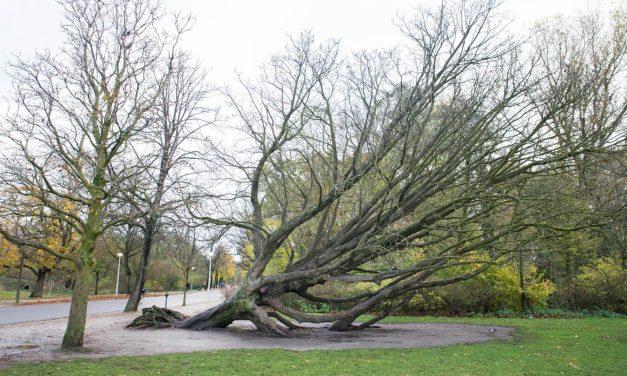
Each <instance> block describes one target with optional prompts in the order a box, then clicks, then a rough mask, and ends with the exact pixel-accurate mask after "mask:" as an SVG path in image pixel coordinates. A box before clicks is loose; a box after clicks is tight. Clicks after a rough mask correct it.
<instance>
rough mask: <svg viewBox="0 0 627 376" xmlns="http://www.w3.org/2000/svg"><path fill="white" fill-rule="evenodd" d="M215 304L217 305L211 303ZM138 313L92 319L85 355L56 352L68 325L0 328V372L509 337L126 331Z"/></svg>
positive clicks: (430, 332) (443, 332)
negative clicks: (117, 360) (41, 365)
mask: <svg viewBox="0 0 627 376" xmlns="http://www.w3.org/2000/svg"><path fill="white" fill-rule="evenodd" d="M214 304H215V303H214ZM208 307H209V305H208V304H198V305H191V306H188V307H177V308H176V309H177V310H179V311H181V312H184V313H186V314H192V313H195V312H199V311H201V310H204V309H207V308H208ZM136 316H137V314H136V313H107V314H99V315H90V316H89V317H88V319H87V328H86V336H85V347H86V351H85V352H80V353H75V352H64V351H60V350H59V347H60V345H61V338H62V337H63V332H64V330H65V325H66V319H53V320H45V321H34V322H26V323H20V324H9V325H1V326H0V368H6V367H9V366H11V365H14V364H16V363H22V362H47V361H53V360H67V359H74V358H102V357H109V356H117V355H154V354H166V353H185V352H194V351H211V350H223V349H271V348H280V349H287V350H294V351H304V350H312V349H337V350H340V349H356V348H420V347H438V346H447V345H454V344H460V343H476V342H484V341H489V340H494V339H504V338H507V337H509V336H510V335H511V334H512V333H513V331H514V329H513V328H510V327H498V326H482V325H459V324H432V323H419V324H418V323H417V324H381V325H380V326H379V327H376V328H369V329H365V330H360V331H354V332H331V331H327V330H324V329H323V328H320V327H311V328H310V329H309V330H307V331H306V332H305V333H299V334H298V335H297V336H295V337H289V338H278V337H272V336H266V335H263V334H260V333H257V332H256V331H255V330H254V328H253V327H252V325H251V324H250V323H248V322H239V321H236V322H235V323H233V324H232V325H231V326H229V327H228V328H226V329H213V330H209V331H204V332H197V331H188V330H181V329H160V330H154V329H148V330H134V329H127V328H125V325H126V324H128V323H129V322H131V321H132V320H133V318H135V317H136Z"/></svg>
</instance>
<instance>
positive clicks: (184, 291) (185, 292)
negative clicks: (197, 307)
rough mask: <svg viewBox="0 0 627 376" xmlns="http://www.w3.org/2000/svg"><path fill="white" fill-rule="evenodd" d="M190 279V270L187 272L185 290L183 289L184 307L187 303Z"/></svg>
mask: <svg viewBox="0 0 627 376" xmlns="http://www.w3.org/2000/svg"><path fill="white" fill-rule="evenodd" d="M188 279H189V269H186V270H185V288H184V289H183V306H185V304H186V303H187V286H188V284H187V283H188V282H187V281H188Z"/></svg>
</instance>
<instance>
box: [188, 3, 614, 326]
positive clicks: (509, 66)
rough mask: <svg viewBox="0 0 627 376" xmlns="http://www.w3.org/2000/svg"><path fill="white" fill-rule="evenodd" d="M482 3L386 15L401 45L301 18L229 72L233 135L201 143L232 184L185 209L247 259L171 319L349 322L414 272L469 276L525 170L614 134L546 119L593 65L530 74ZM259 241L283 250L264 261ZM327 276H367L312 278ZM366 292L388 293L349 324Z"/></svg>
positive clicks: (573, 100)
mask: <svg viewBox="0 0 627 376" xmlns="http://www.w3.org/2000/svg"><path fill="white" fill-rule="evenodd" d="M496 18H497V17H495V4H494V2H493V1H484V2H472V4H471V3H469V2H464V3H462V5H459V6H455V5H451V3H449V2H446V3H444V4H443V5H442V6H441V7H439V8H437V9H432V10H428V11H422V12H419V13H418V14H417V15H416V16H415V17H413V18H408V19H404V20H401V22H400V25H401V30H402V32H403V33H404V35H405V36H406V37H407V41H408V42H407V45H406V46H404V47H403V48H398V49H397V50H395V51H391V52H362V53H357V54H354V55H352V56H350V57H346V58H342V57H341V55H340V53H339V51H338V44H337V43H334V42H329V43H325V44H321V45H318V44H316V43H315V42H314V41H313V38H312V37H311V35H309V34H307V33H305V34H303V35H301V36H300V37H298V38H295V39H294V40H292V41H291V43H290V44H289V46H288V47H287V49H286V51H285V53H283V54H281V55H277V56H275V57H273V58H272V60H271V61H270V62H269V63H268V64H267V65H265V66H264V67H263V69H262V73H261V76H260V79H259V80H258V81H257V82H256V83H251V82H248V81H246V80H244V79H241V80H240V83H241V86H242V88H243V90H242V91H241V92H242V94H241V95H238V93H237V92H228V93H227V97H228V98H229V100H230V103H231V105H232V109H233V110H234V113H235V114H236V116H237V117H239V119H240V124H241V127H238V130H240V131H241V132H243V133H244V134H245V135H247V136H248V142H243V143H240V145H245V149H243V150H237V154H234V153H232V152H231V153H229V152H226V151H218V152H217V153H215V155H216V157H215V158H218V157H220V158H222V161H223V162H224V163H223V165H224V166H225V168H226V169H228V170H229V173H228V174H227V173H226V172H225V174H222V175H220V176H222V177H224V176H229V177H232V180H231V181H230V183H231V185H232V186H236V187H238V189H237V190H235V192H234V193H233V194H232V195H227V194H225V193H224V190H222V191H220V193H219V194H218V193H211V194H209V195H208V196H207V197H208V198H207V200H206V201H205V203H206V207H205V209H204V210H206V212H205V213H209V214H204V213H202V212H200V211H198V210H194V211H193V215H194V216H195V217H196V218H198V219H202V220H203V221H204V222H205V223H207V224H209V225H212V226H216V225H217V226H226V227H229V228H231V229H235V230H238V231H240V232H241V233H242V234H243V236H244V237H246V238H247V239H249V241H250V246H251V248H252V250H251V256H250V264H249V267H248V270H247V272H246V275H245V278H244V279H243V281H242V282H241V284H240V285H239V286H238V289H237V291H236V292H235V293H234V294H233V295H232V296H230V297H229V298H228V299H227V300H226V301H225V302H223V303H222V304H220V305H218V306H216V307H214V308H211V309H209V310H207V311H205V312H202V313H199V314H197V315H195V316H192V317H190V318H188V319H186V320H183V321H180V322H178V323H176V326H177V327H180V328H187V329H195V330H205V329H208V328H213V327H225V326H227V325H229V324H230V323H231V322H233V321H234V320H238V319H245V320H250V321H252V322H253V323H254V324H255V325H256V327H257V328H258V329H259V330H261V331H264V332H269V333H275V334H278V335H285V334H287V333H288V332H289V331H290V329H291V328H293V327H295V326H294V324H293V321H292V320H289V319H293V320H296V321H298V322H311V323H330V326H329V328H330V329H331V330H340V331H341V330H348V329H351V328H357V327H359V328H363V327H367V326H369V325H372V324H373V323H375V322H377V321H378V320H380V319H382V318H383V317H385V316H386V315H388V314H389V313H390V312H391V311H392V310H393V309H394V308H395V307H397V306H398V305H400V304H402V303H403V302H404V301H407V300H408V299H410V298H411V297H413V296H414V294H416V292H417V291H419V290H420V289H424V288H428V287H433V286H440V285H446V284H451V283H455V282H458V281H462V280H465V279H468V278H472V277H473V276H476V275H478V274H479V273H481V272H482V271H483V270H485V269H486V268H487V267H488V266H490V265H494V264H495V263H498V262H501V261H503V260H506V259H508V257H509V256H510V255H511V254H512V253H513V252H516V251H517V250H523V249H525V248H526V247H529V246H530V244H529V243H530V240H529V239H533V236H528V235H529V232H530V231H533V230H534V229H535V228H538V227H540V226H542V225H543V218H541V217H539V216H538V213H541V212H542V211H541V210H539V209H540V208H541V206H542V204H543V203H542V200H541V199H538V197H536V196H533V195H531V194H530V192H529V189H528V187H529V182H532V181H533V180H534V179H538V178H540V177H544V176H547V175H551V174H554V173H557V172H558V171H562V172H563V171H567V170H568V169H570V168H571V167H572V165H573V160H576V159H575V158H573V157H575V156H577V155H581V154H582V153H593V152H600V151H602V150H601V149H604V150H607V149H608V148H609V149H611V148H612V147H613V146H612V145H614V146H616V142H624V141H620V140H622V139H624V134H620V133H617V132H616V130H613V131H612V133H611V134H607V135H603V138H604V140H605V142H604V143H603V145H599V144H592V143H589V142H587V141H586V139H585V138H579V139H572V140H565V139H564V138H563V137H559V136H560V135H558V134H556V131H555V129H556V127H555V126H554V122H555V119H558V118H560V115H562V114H567V113H573V109H574V110H577V109H578V106H579V104H580V103H582V102H581V100H582V99H585V98H586V96H587V95H589V94H588V93H589V91H588V88H589V87H590V86H594V85H596V84H598V83H599V81H598V80H597V75H596V74H595V72H594V71H589V70H586V67H585V66H581V65H579V66H577V65H576V64H574V65H572V66H571V69H565V70H564V71H563V72H562V74H559V75H556V76H553V77H551V79H552V80H553V81H552V82H551V85H550V90H545V89H546V88H547V87H549V86H548V85H545V84H546V82H545V81H544V80H545V76H540V75H537V74H535V73H534V72H535V70H534V67H535V64H536V62H537V60H535V59H536V57H535V56H530V55H529V54H526V53H523V51H526V49H524V48H522V44H517V43H516V42H515V39H514V38H512V37H511V36H509V35H506V34H505V27H506V25H504V24H501V23H499V22H497V20H496ZM619 43H621V44H622V46H623V47H624V43H625V40H624V39H623V40H621V41H619ZM624 105H625V104H624V102H622V103H620V106H619V108H618V110H620V109H621V108H623V107H624ZM575 112H577V111H575ZM622 114H624V108H623V111H622V112H619V115H620V118H622ZM560 119H561V118H560ZM603 131H604V129H591V130H590V132H603ZM598 136H601V135H598ZM594 139H599V137H594ZM564 142H567V143H569V145H568V147H565V145H564ZM622 146H624V145H622ZM251 161H253V162H251ZM212 162H215V159H213V160H212ZM234 169H236V170H238V171H240V172H241V174H239V175H237V174H234V173H233V170H234ZM225 203H228V205H224V204H225ZM225 208H226V209H225ZM242 213H244V214H242ZM564 230H567V229H564ZM523 233H525V234H526V235H527V236H519V235H521V234H523ZM538 236H540V235H538ZM279 254H281V255H279ZM282 255H287V256H286V257H284V256H282ZM277 257H284V263H283V264H284V265H282V267H281V268H280V269H279V270H277V269H276V268H269V266H270V265H271V264H272V263H273V262H274V261H275V260H276V259H277ZM392 258H397V259H398V258H402V259H404V261H405V262H404V263H402V264H398V265H402V266H396V264H395V263H393V262H390V261H389V260H390V259H392ZM275 266H276V265H275ZM460 266H466V267H465V268H460ZM460 270H462V271H461V272H456V271H460ZM338 282H341V283H344V284H353V283H368V284H371V285H372V286H375V288H373V289H371V290H369V291H368V292H366V293H362V294H358V295H355V296H345V297H341V298H337V297H335V298H330V297H325V296H322V295H319V294H318V295H317V294H316V293H315V291H316V288H317V287H320V286H324V285H325V284H328V283H338ZM290 294H292V295H298V296H300V298H302V299H307V300H310V301H312V302H326V303H331V304H336V303H337V304H341V306H342V307H344V309H342V310H338V311H337V312H333V313H326V314H310V313H307V312H304V311H301V310H298V309H296V308H294V307H293V306H291V305H289V304H287V303H286V300H285V298H286V297H287V296H289V295H290ZM384 302H388V303H389V302H393V303H394V304H387V308H386V309H384V310H378V312H381V313H380V314H379V315H377V316H376V317H374V318H373V319H371V320H369V321H367V322H364V323H361V324H359V325H354V322H355V320H356V319H357V318H358V317H359V316H360V315H362V314H365V313H367V312H369V311H372V310H373V309H374V308H375V307H377V306H378V305H380V304H381V303H384ZM346 307H348V308H346ZM273 318H276V319H277V320H274V319H273ZM287 318H289V319H287Z"/></svg>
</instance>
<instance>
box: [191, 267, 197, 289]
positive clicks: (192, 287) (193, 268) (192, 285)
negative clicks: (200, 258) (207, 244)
mask: <svg viewBox="0 0 627 376" xmlns="http://www.w3.org/2000/svg"><path fill="white" fill-rule="evenodd" d="M195 269H196V267H195V266H192V283H191V285H190V287H191V288H190V290H191V291H194V270H195Z"/></svg>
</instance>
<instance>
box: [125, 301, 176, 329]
mask: <svg viewBox="0 0 627 376" xmlns="http://www.w3.org/2000/svg"><path fill="white" fill-rule="evenodd" d="M186 318H187V316H185V315H183V314H182V313H180V312H177V311H173V310H171V309H167V308H159V307H157V306H152V307H150V308H144V309H142V314H141V315H140V316H138V317H136V318H135V320H133V321H132V322H131V323H130V324H128V325H127V326H126V327H127V328H134V329H146V328H154V329H161V328H171V327H173V326H174V324H175V323H176V322H178V321H180V320H184V319H186Z"/></svg>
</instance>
